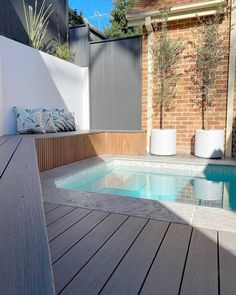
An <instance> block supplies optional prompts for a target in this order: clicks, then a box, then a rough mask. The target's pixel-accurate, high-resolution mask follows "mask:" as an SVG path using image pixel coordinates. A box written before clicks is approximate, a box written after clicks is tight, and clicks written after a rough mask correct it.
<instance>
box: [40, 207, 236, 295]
mask: <svg viewBox="0 0 236 295" xmlns="http://www.w3.org/2000/svg"><path fill="white" fill-rule="evenodd" d="M45 216H46V223H47V230H48V238H49V246H50V251H51V259H52V267H53V273H54V280H55V288H56V293H57V294H70V295H73V294H76V295H77V294H83V295H86V294H88V295H92V294H109V295H111V294H112V295H116V294H119V295H121V294H122V295H126V294H132V295H135V294H142V295H144V294H155V295H157V294H160V295H167V294H176V295H177V294H181V295H183V294H186V295H189V294H191V295H194V294H202V295H203V294H204V295H208V294H212V295H216V294H221V295H224V294H225V295H230V294H235V290H236V281H235V277H236V247H235V245H236V234H233V233H228V232H222V231H215V230H210V229H200V228H198V229H197V228H192V227H191V226H189V225H184V224H176V223H169V222H164V221H157V220H152V219H146V218H140V217H134V216H128V215H121V214H115V213H109V212H102V211H95V210H88V209H83V208H76V207H69V206H62V205H58V204H53V203H45Z"/></svg>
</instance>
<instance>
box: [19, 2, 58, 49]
mask: <svg viewBox="0 0 236 295" xmlns="http://www.w3.org/2000/svg"><path fill="white" fill-rule="evenodd" d="M23 7H24V15H25V21H26V30H27V34H28V41H29V45H30V46H32V47H34V48H36V49H41V48H42V43H43V39H44V37H45V35H46V33H47V27H48V24H49V17H50V15H51V14H52V12H53V8H52V4H49V6H48V7H47V8H46V5H45V0H44V1H43V3H42V5H41V7H40V8H39V9H38V1H37V0H35V5H34V8H33V7H32V6H31V5H28V7H26V4H25V1H24V0H23Z"/></svg>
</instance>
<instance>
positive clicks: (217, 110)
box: [142, 18, 236, 154]
mask: <svg viewBox="0 0 236 295" xmlns="http://www.w3.org/2000/svg"><path fill="white" fill-rule="evenodd" d="M229 21H230V20H229V18H225V19H224V20H223V22H222V24H221V25H220V32H221V34H222V35H224V37H225V41H224V44H225V46H227V47H229ZM195 24H196V19H188V20H181V21H175V22H171V23H170V24H169V30H170V34H171V38H172V39H173V40H177V39H178V38H181V40H183V41H184V44H185V50H184V52H183V53H182V56H181V59H180V63H179V68H180V69H181V72H182V73H183V75H182V76H181V78H180V80H179V81H178V84H177V87H176V97H175V99H174V104H173V107H172V108H171V109H170V110H169V111H168V112H166V115H165V128H176V129H177V153H183V154H189V153H192V152H193V151H194V131H195V129H198V128H202V116H201V111H200V110H199V109H198V108H197V107H196V106H194V104H193V99H194V94H193V92H192V91H191V90H190V88H191V87H192V86H193V84H192V81H191V75H192V74H191V73H188V72H187V70H188V69H189V67H190V65H191V63H193V62H192V61H191V60H190V59H189V58H186V56H187V54H188V52H189V50H190V46H191V45H190V44H188V42H189V41H193V42H194V41H196V40H194V39H195V38H196V37H194V34H193V27H194V26H195ZM154 34H157V33H154ZM147 43H148V41H147V33H146V31H145V29H144V32H143V67H142V82H143V86H142V87H143V88H142V108H143V109H142V127H143V129H146V128H147V81H148V74H147V61H148V60H147V55H148V46H147ZM227 85H228V56H226V57H225V59H224V60H223V61H222V62H221V64H220V65H219V67H218V70H217V79H216V83H215V89H216V91H215V96H214V107H213V109H212V110H211V111H210V112H209V126H210V128H212V129H224V128H225V127H226V107H227ZM235 111H236V108H235ZM153 128H160V118H159V112H156V114H155V115H154V117H153ZM235 134H236V132H235ZM235 152H236V137H235Z"/></svg>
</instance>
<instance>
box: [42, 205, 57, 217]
mask: <svg viewBox="0 0 236 295" xmlns="http://www.w3.org/2000/svg"><path fill="white" fill-rule="evenodd" d="M60 206H61V205H57V206H56V207H55V208H52V209H49V210H48V211H47V212H46V210H45V209H44V212H45V213H44V214H45V216H46V215H47V214H48V213H50V212H52V211H53V210H55V209H57V208H58V207H60Z"/></svg>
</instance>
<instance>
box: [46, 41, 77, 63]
mask: <svg viewBox="0 0 236 295" xmlns="http://www.w3.org/2000/svg"><path fill="white" fill-rule="evenodd" d="M52 48H53V49H52V52H51V54H52V55H54V56H56V57H58V58H60V59H63V60H65V61H68V62H72V61H73V52H72V48H71V46H70V44H69V43H68V42H65V43H62V42H61V41H60V39H59V41H58V40H56V41H54V43H53V46H52Z"/></svg>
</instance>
